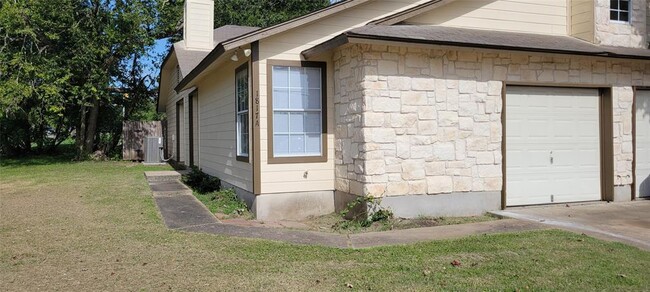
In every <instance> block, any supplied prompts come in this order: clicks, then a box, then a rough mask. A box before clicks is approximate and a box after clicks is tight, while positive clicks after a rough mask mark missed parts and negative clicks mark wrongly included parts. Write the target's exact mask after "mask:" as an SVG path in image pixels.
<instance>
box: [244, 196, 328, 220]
mask: <svg viewBox="0 0 650 292" xmlns="http://www.w3.org/2000/svg"><path fill="white" fill-rule="evenodd" d="M251 210H252V211H253V213H254V214H255V217H256V218H257V219H259V220H299V219H304V218H307V217H309V216H321V215H326V214H330V213H333V212H334V192H333V191H321V192H300V193H278V194H266V195H259V196H257V197H256V198H255V200H254V202H253V206H252V208H251Z"/></svg>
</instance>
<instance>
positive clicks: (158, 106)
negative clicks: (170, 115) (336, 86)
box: [156, 45, 175, 112]
mask: <svg viewBox="0 0 650 292" xmlns="http://www.w3.org/2000/svg"><path fill="white" fill-rule="evenodd" d="M174 52H175V51H174V46H173V45H172V46H171V48H170V49H169V52H168V53H167V56H165V58H164V59H163V62H162V64H161V65H160V73H158V97H157V98H156V111H158V112H163V111H162V110H161V109H160V94H161V90H160V89H161V88H162V86H160V83H161V82H162V74H163V70H165V66H166V65H167V62H169V59H171V57H172V55H173V54H174Z"/></svg>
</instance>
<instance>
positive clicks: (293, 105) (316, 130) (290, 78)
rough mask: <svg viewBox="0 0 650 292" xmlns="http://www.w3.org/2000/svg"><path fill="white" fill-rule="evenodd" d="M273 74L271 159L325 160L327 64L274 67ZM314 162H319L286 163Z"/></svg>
mask: <svg viewBox="0 0 650 292" xmlns="http://www.w3.org/2000/svg"><path fill="white" fill-rule="evenodd" d="M270 71H271V72H270V73H271V84H272V88H271V100H272V101H271V102H272V113H271V114H272V133H273V138H272V141H270V142H271V149H272V154H273V156H272V158H295V157H303V158H304V157H315V158H320V159H323V158H324V157H325V155H324V151H325V150H324V149H325V146H324V145H325V141H323V140H324V139H323V133H324V129H325V128H326V127H325V126H324V125H325V123H324V121H323V119H324V116H325V115H324V112H325V110H324V108H323V107H324V102H323V98H324V96H325V90H324V89H325V84H324V83H325V81H324V76H325V64H324V63H313V62H302V63H301V65H300V66H285V65H272V66H271V70H270ZM285 160H286V159H285ZM312 161H316V160H309V159H300V160H293V161H287V162H312ZM317 161H322V160H317Z"/></svg>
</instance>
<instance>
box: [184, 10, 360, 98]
mask: <svg viewBox="0 0 650 292" xmlns="http://www.w3.org/2000/svg"><path fill="white" fill-rule="evenodd" d="M368 1H372V0H346V1H341V2H338V3H336V4H332V5H330V6H327V7H325V8H323V9H320V10H318V11H314V12H312V13H309V14H306V15H303V16H300V17H297V18H294V19H292V20H289V21H285V22H283V23H280V24H276V25H274V26H270V27H267V28H262V29H258V30H255V31H252V32H249V33H246V34H243V35H241V36H239V37H235V38H232V39H230V40H226V41H223V42H221V43H219V45H217V47H215V48H214V49H213V50H212V51H211V52H210V54H208V55H207V56H206V57H205V58H204V59H203V60H202V61H201V63H199V65H198V66H196V68H194V69H192V71H191V72H190V73H189V74H188V75H187V76H185V77H184V78H183V80H181V82H180V83H179V84H178V85H177V86H176V87H175V88H174V90H176V91H177V92H180V91H181V90H183V89H185V87H186V86H187V85H188V84H189V83H190V82H192V80H193V79H194V78H196V77H197V76H199V75H200V74H201V73H202V72H203V70H205V69H206V68H208V67H209V66H210V64H212V62H214V61H215V60H216V59H218V58H219V57H220V56H221V55H222V54H224V53H225V52H227V51H229V50H232V49H236V48H238V47H241V46H244V45H247V44H250V43H253V42H255V41H258V40H260V39H263V38H265V37H268V36H271V35H275V34H277V33H280V32H283V31H286V30H289V29H292V28H296V27H299V26H302V25H305V24H307V23H311V22H312V21H315V20H317V19H319V18H322V17H326V16H329V15H332V14H334V13H337V12H339V11H342V10H345V9H348V8H351V7H354V6H357V5H360V4H363V3H366V2H368Z"/></svg>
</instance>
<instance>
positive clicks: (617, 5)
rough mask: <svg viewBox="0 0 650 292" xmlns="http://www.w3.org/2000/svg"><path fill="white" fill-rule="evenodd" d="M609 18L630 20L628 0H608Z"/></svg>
mask: <svg viewBox="0 0 650 292" xmlns="http://www.w3.org/2000/svg"><path fill="white" fill-rule="evenodd" d="M609 19H611V20H614V21H622V22H628V21H630V0H610V6H609Z"/></svg>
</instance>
